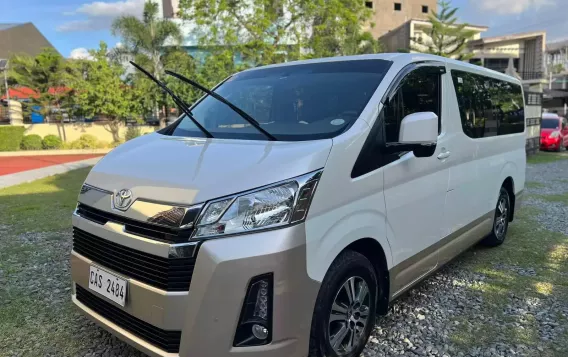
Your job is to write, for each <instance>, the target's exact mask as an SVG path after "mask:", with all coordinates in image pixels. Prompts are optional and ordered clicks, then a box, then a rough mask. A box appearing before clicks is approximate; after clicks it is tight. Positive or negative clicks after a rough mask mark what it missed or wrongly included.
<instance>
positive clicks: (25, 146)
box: [20, 134, 43, 150]
mask: <svg viewBox="0 0 568 357" xmlns="http://www.w3.org/2000/svg"><path fill="white" fill-rule="evenodd" d="M20 147H21V148H22V150H41V149H42V148H43V146H42V143H41V136H39V135H37V134H31V135H26V136H24V138H23V139H22V143H21V144H20Z"/></svg>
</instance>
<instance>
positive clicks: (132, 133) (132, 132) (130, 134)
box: [124, 126, 142, 141]
mask: <svg viewBox="0 0 568 357" xmlns="http://www.w3.org/2000/svg"><path fill="white" fill-rule="evenodd" d="M140 135H142V132H141V131H140V128H138V127H135V126H129V127H128V128H126V134H125V135H124V138H125V139H126V141H128V140H132V139H136V138H137V137H139V136H140Z"/></svg>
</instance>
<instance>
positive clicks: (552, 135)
mask: <svg viewBox="0 0 568 357" xmlns="http://www.w3.org/2000/svg"><path fill="white" fill-rule="evenodd" d="M559 136H560V132H559V131H553V132H552V133H550V136H549V138H551V139H556V138H557V137H559Z"/></svg>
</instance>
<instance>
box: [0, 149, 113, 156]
mask: <svg viewBox="0 0 568 357" xmlns="http://www.w3.org/2000/svg"><path fill="white" fill-rule="evenodd" d="M111 150H112V149H82V150H29V151H3V152H0V157H1V156H50V155H84V154H108V153H109V152H110V151H111Z"/></svg>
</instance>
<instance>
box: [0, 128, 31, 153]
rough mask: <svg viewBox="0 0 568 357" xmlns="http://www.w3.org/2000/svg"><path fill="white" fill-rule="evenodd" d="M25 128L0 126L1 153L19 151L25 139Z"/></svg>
mask: <svg viewBox="0 0 568 357" xmlns="http://www.w3.org/2000/svg"><path fill="white" fill-rule="evenodd" d="M25 130H26V129H25V128H24V127H23V126H0V151H18V150H20V144H21V143H22V139H23V138H24V131H25Z"/></svg>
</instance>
